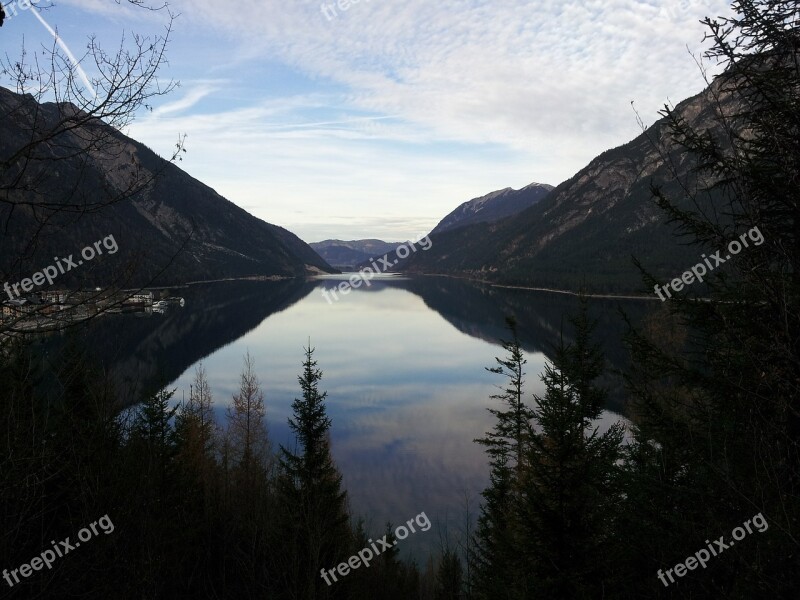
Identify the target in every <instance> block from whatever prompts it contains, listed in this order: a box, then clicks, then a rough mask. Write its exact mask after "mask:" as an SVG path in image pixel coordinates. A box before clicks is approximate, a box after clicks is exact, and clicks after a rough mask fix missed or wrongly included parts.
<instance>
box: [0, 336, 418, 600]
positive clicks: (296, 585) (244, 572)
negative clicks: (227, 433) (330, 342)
mask: <svg viewBox="0 0 800 600" xmlns="http://www.w3.org/2000/svg"><path fill="white" fill-rule="evenodd" d="M311 353H312V351H311V350H308V351H307V354H306V361H305V363H304V371H303V374H302V375H301V377H300V382H301V388H302V390H303V397H302V399H299V400H297V401H296V403H295V408H296V414H295V417H294V418H293V419H292V421H293V423H295V425H296V431H297V433H298V437H299V438H300V439H302V440H303V445H302V446H301V448H307V449H308V452H307V453H298V454H296V455H295V454H293V453H291V452H289V453H288V456H292V457H295V458H296V460H292V459H290V461H289V462H291V465H292V466H289V464H288V463H287V464H286V466H285V468H284V471H283V474H282V475H280V476H278V475H276V474H275V473H272V472H270V471H268V470H266V469H261V470H258V471H257V472H256V473H258V476H257V477H254V478H252V479H248V478H242V477H238V476H237V475H236V473H237V470H238V467H237V466H236V465H235V464H234V462H233V461H231V460H230V458H229V455H230V453H231V449H230V446H231V442H229V441H227V440H226V439H225V438H224V437H220V436H219V435H218V431H219V430H217V429H215V428H214V427H213V425H212V423H211V422H210V421H209V419H210V406H211V405H210V401H211V398H210V391H209V390H208V388H207V385H206V384H205V383H204V379H205V375H204V374H203V372H202V370H199V371H198V374H197V378H196V380H195V384H194V385H193V388H192V390H191V392H190V396H189V401H188V402H187V403H185V404H181V405H178V406H176V405H175V403H174V402H173V401H172V397H173V392H171V391H168V390H165V389H160V390H156V391H155V392H153V393H151V394H149V395H148V396H147V397H146V398H145V399H144V400H143V402H142V403H141V404H139V405H138V406H137V407H136V408H135V409H134V410H133V411H127V412H123V413H119V411H118V408H117V407H116V406H115V405H114V404H113V402H112V398H113V397H114V395H113V393H112V392H113V390H111V389H110V388H109V386H107V385H106V384H105V383H104V382H105V380H104V378H103V377H102V376H101V375H100V374H99V373H97V372H95V371H93V370H92V369H91V367H90V366H89V365H88V363H86V361H85V359H84V358H83V356H84V354H83V352H81V351H80V350H79V349H78V348H77V347H74V346H71V347H69V348H68V349H67V350H66V351H65V353H64V354H63V355H60V356H57V357H53V358H52V361H51V363H43V362H42V359H41V357H40V356H39V354H40V353H39V350H38V348H37V347H36V346H31V345H29V344H26V343H23V342H21V341H11V342H9V343H8V344H6V345H4V346H3V347H2V349H1V351H0V377H2V381H3V383H4V385H3V386H2V388H0V425H1V426H0V436H1V437H0V448H1V449H2V452H1V453H0V467H2V468H1V469H0V484H2V485H0V519H2V522H1V523H0V524H1V525H2V533H1V534H0V569H3V568H5V569H8V570H12V569H14V568H16V567H17V566H19V565H20V564H22V563H24V562H26V561H29V560H30V559H31V558H32V557H34V556H37V555H39V554H40V553H41V552H42V551H43V550H45V549H47V548H49V547H51V543H50V540H63V539H64V538H66V537H67V536H70V538H71V539H72V541H73V542H74V541H75V539H76V536H77V532H78V531H79V530H80V529H81V528H83V527H85V526H88V525H89V524H90V523H92V522H95V521H97V520H98V519H100V518H101V517H103V515H108V518H109V520H110V521H111V523H112V524H113V526H114V530H113V532H110V533H109V534H107V535H106V534H104V533H103V532H102V531H100V533H99V535H98V536H97V537H96V538H93V539H92V540H90V541H89V542H86V543H85V544H81V546H80V548H77V549H76V550H74V551H73V552H71V553H69V554H68V555H66V556H64V557H63V558H61V559H59V560H58V561H57V562H56V563H54V565H53V569H52V570H42V571H40V572H38V573H35V575H34V576H31V577H29V578H28V579H23V581H22V583H20V584H17V585H15V586H14V588H13V589H9V588H7V587H6V585H7V584H6V583H5V581H4V580H2V579H0V586H2V587H0V589H2V590H4V591H3V597H6V596H5V594H6V592H10V594H11V595H10V596H9V597H11V598H15V597H18V598H28V597H31V598H32V597H36V598H42V599H50V598H52V599H54V600H55V599H57V600H62V599H63V598H70V597H85V598H98V599H100V598H103V599H105V598H119V599H122V600H126V599H131V600H134V599H135V600H141V599H148V600H149V599H161V598H163V599H170V600H171V599H173V598H192V599H194V598H231V599H237V600H238V599H240V598H265V597H268V598H320V599H321V598H337V599H338V598H342V599H353V600H371V599H373V598H386V599H388V600H409V599H411V600H413V599H419V600H422V599H428V598H431V597H432V593H431V594H430V595H425V594H424V592H423V591H422V590H423V588H424V587H425V585H426V584H425V581H423V579H422V578H421V577H420V573H419V570H418V569H417V567H416V565H415V564H414V563H406V562H404V561H403V560H401V559H400V557H399V556H398V553H397V549H395V548H392V549H391V551H387V552H385V553H384V554H382V555H381V556H380V557H378V559H377V560H375V561H374V562H373V564H372V565H370V567H369V568H364V567H362V568H361V569H359V570H358V571H354V572H353V573H351V575H350V576H349V577H345V578H343V579H340V581H339V582H337V583H335V584H334V585H333V586H331V587H328V586H327V585H325V583H324V581H323V580H322V579H321V577H320V573H319V569H320V568H321V567H325V568H335V567H336V566H337V565H338V564H339V563H341V562H344V561H346V560H347V558H348V557H349V556H351V555H353V554H355V553H356V552H357V551H358V550H360V549H362V548H364V547H367V546H369V544H368V541H369V540H370V539H371V538H369V536H368V535H367V533H366V532H365V531H364V530H363V528H362V527H360V526H359V527H357V528H356V530H355V531H353V530H351V528H350V526H349V522H348V521H349V514H348V512H347V510H346V502H345V500H346V495H345V492H344V490H343V489H342V488H341V476H340V475H339V473H338V471H337V470H336V468H335V466H334V465H333V462H332V460H331V458H330V450H329V442H328V432H329V427H330V421H329V419H328V418H327V417H326V415H325V410H324V399H325V394H324V393H321V392H319V391H318V390H317V385H318V382H319V378H320V376H321V372H320V371H319V370H318V369H316V365H315V363H314V361H313V360H312V354H311ZM54 365H55V366H54ZM47 371H49V372H51V373H52V376H51V377H44V376H43V375H42V373H44V372H47ZM284 458H285V456H284ZM294 469H296V470H294ZM276 478H277V480H276ZM387 532H388V533H390V532H389V530H387ZM389 539H393V538H392V537H391V535H390V536H389ZM310 557H313V558H310ZM311 560H313V561H315V562H314V563H310V562H309V561H311ZM310 564H314V566H315V570H312V569H310V568H309V565H310ZM303 586H307V587H303ZM15 594H16V595H15Z"/></svg>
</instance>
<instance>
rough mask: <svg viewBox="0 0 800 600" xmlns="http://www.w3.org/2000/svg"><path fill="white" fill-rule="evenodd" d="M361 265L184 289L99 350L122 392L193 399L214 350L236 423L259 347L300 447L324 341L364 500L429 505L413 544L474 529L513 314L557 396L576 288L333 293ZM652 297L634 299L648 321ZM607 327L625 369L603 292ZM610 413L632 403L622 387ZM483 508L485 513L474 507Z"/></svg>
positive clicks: (329, 383) (337, 442)
mask: <svg viewBox="0 0 800 600" xmlns="http://www.w3.org/2000/svg"><path fill="white" fill-rule="evenodd" d="M344 279H345V277H344V276H343V277H338V278H337V277H326V278H324V279H319V280H315V281H290V282H269V283H266V282H232V283H220V284H212V285H203V286H190V287H188V288H183V289H174V290H171V291H170V293H174V294H177V295H181V296H183V297H185V298H186V300H187V305H186V307H185V308H183V309H174V310H170V311H169V312H168V313H167V314H165V315H152V316H147V317H146V316H138V317H132V316H112V317H107V318H105V319H103V320H100V321H97V323H96V327H95V331H94V333H93V336H92V337H93V338H94V339H95V341H94V342H93V346H94V347H95V349H96V350H97V353H98V355H99V356H102V357H103V358H104V359H105V360H106V361H108V362H109V363H111V364H113V367H114V369H115V372H116V373H117V378H118V381H119V383H120V389H125V390H129V391H130V395H131V398H130V400H129V401H130V402H133V401H134V400H135V398H134V396H135V394H136V392H135V391H132V390H141V389H145V388H148V387H150V386H152V385H153V383H154V382H155V381H158V380H160V381H167V382H170V385H169V387H170V388H177V390H178V391H177V393H176V398H177V399H180V398H181V397H182V395H184V393H185V395H186V396H188V393H189V385H190V383H191V382H192V379H193V376H194V369H195V366H196V365H197V364H198V363H199V362H200V361H202V362H203V364H204V366H205V368H206V371H207V374H208V378H209V381H210V383H211V387H212V390H213V393H214V400H215V405H216V408H217V412H218V415H219V417H220V419H223V415H224V409H225V407H226V406H227V404H228V403H229V402H230V399H231V397H232V395H233V394H234V393H236V391H237V389H238V378H239V373H240V371H241V368H242V358H243V356H244V355H245V353H247V352H250V354H251V355H252V357H253V358H254V362H255V367H256V372H257V373H258V376H259V378H260V380H261V384H262V389H263V391H264V394H265V401H266V408H267V419H268V425H269V431H270V436H271V439H272V442H273V445H274V446H275V447H276V448H277V445H278V444H283V445H286V446H293V439H292V438H291V436H290V432H289V428H288V425H287V418H288V417H289V416H290V414H291V403H292V401H293V399H294V398H295V397H296V396H299V394H300V392H299V386H298V383H297V376H298V374H299V373H300V370H301V363H302V360H303V346H304V345H306V344H308V341H309V339H310V341H311V345H312V346H313V347H314V348H316V353H315V358H316V360H317V361H318V363H319V367H320V368H321V369H322V370H323V372H324V375H323V379H322V384H321V389H323V390H327V392H328V414H329V415H330V417H331V419H332V421H333V429H332V450H333V455H334V458H335V460H336V463H337V465H338V467H339V469H340V470H341V471H342V473H343V476H344V483H345V485H346V487H347V490H348V492H349V496H350V503H351V508H352V509H353V511H354V512H355V513H356V514H359V515H363V516H364V517H365V518H366V519H367V523H368V524H370V525H371V531H373V532H377V531H378V530H380V529H382V527H383V524H384V523H385V522H387V521H391V522H392V523H393V524H395V525H397V524H400V523H402V522H405V521H406V520H408V519H410V518H412V517H413V516H415V515H417V514H418V513H420V512H422V511H425V512H426V514H427V515H428V517H430V519H431V520H432V521H433V523H434V527H433V528H432V529H431V530H430V531H428V532H427V533H417V534H414V535H411V536H410V537H409V538H408V539H407V540H406V541H404V542H401V546H402V549H404V550H407V551H413V552H414V553H415V554H419V553H420V550H424V549H425V548H430V547H434V546H438V544H439V533H438V531H437V530H439V531H442V532H444V530H445V528H447V530H448V531H449V533H450V534H451V536H453V537H456V536H457V534H458V531H459V530H460V529H463V527H464V522H465V520H464V516H465V514H466V504H465V498H469V499H470V502H471V507H470V510H471V511H472V512H473V513H475V512H476V510H477V503H478V501H479V499H480V498H479V494H480V491H481V490H482V489H483V488H484V487H485V485H486V483H487V479H488V473H487V465H486V459H485V456H484V454H483V452H482V449H481V447H480V446H478V445H477V444H475V443H473V441H472V440H473V439H474V438H476V437H480V436H482V435H483V433H484V432H485V431H486V430H487V429H489V428H490V427H491V425H492V418H491V415H490V414H489V413H488V412H487V410H486V408H487V406H489V405H490V402H491V401H490V400H489V396H490V395H491V394H493V393H495V392H496V391H497V390H496V388H495V387H494V385H495V384H498V383H500V379H501V378H499V377H498V376H496V375H493V374H491V373H488V372H487V371H486V370H485V368H484V367H487V366H493V365H494V357H495V356H502V355H503V350H502V348H501V347H500V345H499V338H500V337H505V332H504V317H505V315H507V314H515V315H516V317H517V319H518V320H519V322H520V332H521V339H522V341H523V346H524V348H525V350H526V356H527V360H528V364H527V368H526V371H527V378H526V379H527V390H528V393H531V392H535V393H541V392H542V385H541V383H540V381H539V377H538V375H539V373H540V372H541V371H542V367H543V364H544V361H545V354H544V353H543V351H547V349H548V348H549V344H553V343H555V342H556V341H557V339H558V336H559V331H560V330H561V326H562V321H564V319H565V315H566V314H569V313H570V312H574V310H575V309H576V306H577V302H576V300H575V299H574V298H572V297H569V296H563V295H556V294H545V293H534V292H527V291H519V290H501V289H497V288H491V287H488V286H482V285H478V284H470V283H466V282H463V281H459V280H453V279H446V278H412V279H407V278H401V277H391V278H386V279H381V280H377V279H376V280H373V282H372V285H371V286H370V287H363V286H362V287H361V288H359V289H354V290H353V291H352V292H351V293H349V294H348V295H346V296H341V295H340V299H339V300H338V301H336V302H333V303H332V304H331V303H329V302H327V301H326V299H325V298H324V297H323V296H322V293H321V292H322V290H323V289H332V288H334V287H335V286H336V285H337V284H338V283H339V281H342V280H344ZM650 306H652V305H649V304H647V303H644V302H633V303H631V302H629V303H628V304H625V305H624V306H623V307H624V308H625V310H626V311H627V312H629V313H631V314H632V315H633V316H634V317H635V318H638V317H640V316H641V315H642V314H643V312H644V310H645V309H646V308H648V307H650ZM591 309H592V313H593V314H594V315H595V316H596V317H597V318H598V319H600V321H601V323H600V327H599V329H598V332H597V333H598V339H599V340H600V341H602V342H603V344H604V346H605V349H606V351H607V354H608V357H609V362H610V366H612V367H613V366H620V365H621V363H622V362H624V360H625V359H624V353H623V351H622V347H621V345H620V344H619V341H618V340H619V337H620V335H621V332H622V331H623V329H622V325H621V319H620V318H619V317H618V316H617V314H616V311H617V302H615V301H610V300H597V301H593V302H592V303H591ZM607 385H608V386H609V387H611V388H612V390H613V391H614V392H615V394H614V398H612V401H611V402H610V403H609V407H608V410H607V413H606V415H605V417H604V421H606V422H613V421H615V420H617V419H618V418H620V416H619V414H618V413H621V412H623V411H622V408H621V404H620V400H619V397H618V394H617V392H618V388H617V383H616V382H615V381H614V380H613V379H609V380H608V381H607ZM473 516H474V515H473Z"/></svg>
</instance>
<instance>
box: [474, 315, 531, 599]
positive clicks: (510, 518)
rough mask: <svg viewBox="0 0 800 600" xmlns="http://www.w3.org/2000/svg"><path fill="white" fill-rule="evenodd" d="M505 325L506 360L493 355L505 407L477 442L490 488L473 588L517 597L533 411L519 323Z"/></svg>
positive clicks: (486, 594) (481, 594)
mask: <svg viewBox="0 0 800 600" xmlns="http://www.w3.org/2000/svg"><path fill="white" fill-rule="evenodd" d="M506 324H507V325H508V329H509V331H510V333H511V340H510V341H502V346H503V349H504V350H505V351H506V352H507V356H506V358H505V359H500V358H495V361H496V363H497V366H496V367H493V368H487V371H489V372H490V373H495V374H498V375H501V376H503V377H505V378H506V379H507V380H508V382H507V383H506V387H503V388H501V390H502V393H501V394H495V395H492V396H491V399H492V400H499V401H500V403H501V407H502V408H490V409H489V412H490V413H491V414H492V415H494V417H495V424H494V427H493V429H492V431H489V432H487V434H486V437H483V438H480V439H477V440H475V441H476V442H477V443H478V444H481V445H482V446H484V447H485V448H486V454H487V455H488V457H489V465H490V474H489V481H490V483H489V487H488V488H487V489H486V490H484V492H483V498H484V503H483V504H482V506H481V510H480V515H479V517H478V526H477V530H476V533H475V549H474V552H473V555H472V560H473V565H472V569H471V571H472V573H473V577H474V581H473V582H472V587H473V589H474V591H475V593H476V595H477V597H478V598H486V599H502V598H514V597H515V596H514V595H513V593H512V590H511V587H510V585H509V584H510V582H512V581H514V580H515V579H516V578H518V577H519V576H521V573H520V567H519V561H518V549H517V547H516V540H515V537H516V533H515V530H516V524H515V512H516V510H515V506H516V504H517V498H518V480H519V475H520V472H521V470H522V469H523V468H524V455H525V453H526V445H527V443H528V441H529V430H530V427H529V420H530V418H531V416H532V412H531V410H530V409H529V408H528V407H527V406H526V405H525V403H524V401H523V388H524V375H525V373H524V371H523V368H524V365H525V362H526V361H525V358H524V356H523V354H522V348H521V346H520V343H519V337H518V335H517V324H516V321H515V320H514V319H513V318H512V317H509V318H507V319H506Z"/></svg>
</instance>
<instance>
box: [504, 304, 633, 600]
mask: <svg viewBox="0 0 800 600" xmlns="http://www.w3.org/2000/svg"><path fill="white" fill-rule="evenodd" d="M571 322H572V324H573V325H574V327H575V337H574V341H573V342H572V343H571V344H565V342H564V340H563V338H562V340H561V342H560V344H559V346H558V347H557V348H555V349H554V351H553V353H552V359H551V360H550V361H549V362H548V363H546V365H545V371H544V373H543V375H542V381H543V383H544V385H545V394H544V396H543V397H539V396H536V403H537V406H536V408H535V409H534V411H533V420H532V424H531V428H530V433H529V435H530V444H529V446H528V449H529V450H528V454H527V457H526V463H525V469H524V470H523V475H522V478H521V480H520V481H519V483H518V485H519V488H520V494H521V498H520V501H519V504H518V509H519V514H518V517H517V523H518V526H519V535H520V543H519V548H520V552H521V558H522V560H523V562H524V565H525V567H526V570H525V577H524V578H523V579H522V581H521V582H520V584H521V585H520V588H521V593H522V595H521V596H520V597H526V598H527V597H545V598H571V599H573V598H574V599H576V600H579V599H583V598H601V597H603V593H604V592H603V589H604V588H603V585H602V581H603V580H604V579H605V578H606V577H607V576H608V568H609V566H610V564H611V562H610V561H609V560H608V550H607V549H608V547H609V546H610V545H611V544H610V542H611V540H612V539H613V527H612V524H613V520H612V516H613V514H614V511H613V507H614V506H615V504H616V502H617V501H618V499H619V497H618V495H617V491H616V489H617V484H616V480H617V467H616V463H617V461H618V460H619V459H620V456H621V442H622V437H623V429H622V426H621V425H620V424H619V423H617V424H615V425H613V426H612V427H611V428H610V429H609V430H608V431H606V432H604V433H600V431H599V427H598V425H597V423H596V420H597V419H598V418H599V417H600V414H601V411H602V407H603V404H604V402H605V400H606V397H607V394H606V392H605V390H603V389H601V388H598V387H596V385H595V383H594V382H595V380H596V379H597V378H598V377H599V376H600V375H601V373H602V372H603V368H604V367H603V365H604V360H603V357H602V354H601V352H600V349H599V347H598V346H597V345H593V344H592V343H591V341H590V338H591V333H592V330H593V329H594V326H595V323H594V322H592V321H590V320H589V318H588V308H587V305H586V300H585V299H582V302H581V308H580V312H579V314H578V315H577V317H575V318H573V319H571Z"/></svg>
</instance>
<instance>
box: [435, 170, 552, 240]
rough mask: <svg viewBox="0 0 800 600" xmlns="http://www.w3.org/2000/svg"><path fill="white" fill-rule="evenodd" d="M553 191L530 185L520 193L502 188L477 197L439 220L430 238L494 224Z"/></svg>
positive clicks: (550, 187)
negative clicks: (483, 224)
mask: <svg viewBox="0 0 800 600" xmlns="http://www.w3.org/2000/svg"><path fill="white" fill-rule="evenodd" d="M552 190H553V186H552V185H547V184H544V183H532V184H530V185H528V186H525V187H524V188H522V189H520V190H514V189H511V188H505V189H504V190H498V191H496V192H492V193H490V194H486V195H485V196H481V197H480V198H474V199H472V200H470V201H469V202H464V203H463V204H462V205H461V206H459V207H458V208H457V209H455V210H454V211H453V212H451V213H450V214H449V215H447V216H446V217H445V218H444V219H442V220H441V221H440V222H439V224H438V225H437V226H436V227H435V228H434V229H433V231H431V235H436V234H439V233H443V232H445V231H450V230H452V229H457V228H458V227H464V226H465V225H472V224H474V223H494V222H495V221H500V220H501V219H504V218H506V217H510V216H513V215H516V214H517V213H520V212H522V211H523V210H525V209H526V208H530V207H531V206H533V205H534V204H536V203H537V202H539V201H540V200H542V199H543V198H544V197H545V196H547V194H549V193H550V192H551V191H552Z"/></svg>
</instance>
